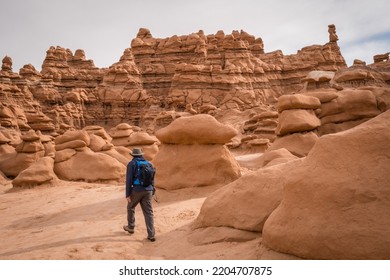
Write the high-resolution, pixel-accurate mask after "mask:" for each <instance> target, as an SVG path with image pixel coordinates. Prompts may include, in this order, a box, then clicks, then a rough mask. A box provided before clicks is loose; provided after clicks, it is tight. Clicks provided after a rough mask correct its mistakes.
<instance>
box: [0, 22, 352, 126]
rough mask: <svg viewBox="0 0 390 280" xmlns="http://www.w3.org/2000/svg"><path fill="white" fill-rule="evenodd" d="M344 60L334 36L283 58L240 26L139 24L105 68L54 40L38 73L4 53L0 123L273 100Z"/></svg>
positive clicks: (105, 118)
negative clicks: (158, 31) (169, 28)
mask: <svg viewBox="0 0 390 280" xmlns="http://www.w3.org/2000/svg"><path fill="white" fill-rule="evenodd" d="M345 66H346V65H345V62H344V59H343V57H342V55H341V53H340V50H339V48H338V46H337V42H335V41H330V42H329V43H327V44H325V45H323V46H322V45H316V46H310V47H305V48H303V49H301V50H300V51H298V53H297V54H295V55H287V56H285V55H283V53H282V52H281V51H275V52H270V53H265V52H264V45H263V41H262V39H261V38H256V37H255V36H253V35H250V34H248V33H247V32H245V31H240V32H239V31H233V32H232V33H231V34H225V33H224V32H223V31H218V32H217V33H216V34H210V35H205V34H204V32H203V31H199V32H197V33H192V34H189V35H183V36H176V35H174V36H172V37H169V38H154V37H153V36H152V34H151V32H150V31H149V30H148V29H145V28H141V29H140V30H139V32H138V34H137V36H136V38H134V39H133V40H132V41H131V48H128V49H125V50H124V53H123V55H122V57H121V58H120V60H119V61H118V62H116V63H114V64H113V65H112V66H110V67H109V68H108V69H107V68H103V69H99V68H97V67H95V65H94V62H93V61H92V60H90V59H87V58H86V55H85V52H84V51H83V50H76V51H75V52H74V53H73V52H72V51H71V50H69V49H66V48H62V47H59V46H57V47H50V48H49V49H48V50H47V54H46V58H45V60H44V61H43V64H42V71H40V72H39V71H37V70H36V69H35V68H34V66H32V65H31V64H26V65H25V66H24V67H23V68H21V69H20V71H19V74H17V73H14V72H13V71H12V59H11V58H9V57H5V58H4V59H3V65H2V70H1V72H0V102H1V104H2V106H6V107H8V109H9V110H6V109H3V110H2V113H0V122H1V124H2V126H6V127H10V128H15V129H20V130H28V129H30V128H33V129H35V130H42V131H45V132H47V133H51V132H54V131H56V132H60V133H63V132H65V131H66V130H67V129H69V128H82V127H84V126H86V125H95V124H96V125H101V126H104V127H106V128H109V127H113V126H115V125H117V124H119V123H122V122H131V123H132V124H134V125H137V126H143V127H147V126H148V125H149V124H150V123H153V122H154V120H156V119H157V118H158V117H159V116H160V114H161V113H162V112H164V111H167V110H175V111H185V109H186V108H188V106H191V107H192V109H193V110H194V111H195V112H200V113H204V112H207V111H209V110H210V108H220V109H238V110H245V109H250V108H254V107H256V106H259V105H261V104H268V103H274V102H275V101H276V98H277V97H278V96H280V95H282V94H288V93H292V92H294V91H296V90H298V89H300V87H301V86H302V85H301V83H300V80H301V79H302V78H303V77H305V76H306V75H307V73H308V72H310V71H312V70H331V71H336V70H339V69H342V68H345ZM12 106H13V107H12ZM10 110H11V111H12V113H11V112H10ZM150 129H151V130H154V129H155V128H154V127H150Z"/></svg>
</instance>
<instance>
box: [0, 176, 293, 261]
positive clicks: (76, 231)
mask: <svg viewBox="0 0 390 280" xmlns="http://www.w3.org/2000/svg"><path fill="white" fill-rule="evenodd" d="M215 190H216V187H204V188H193V189H182V190H175V191H166V190H158V191H157V196H158V200H159V202H158V203H157V202H155V201H154V202H153V203H154V204H153V205H154V213H155V228H156V239H157V240H156V242H153V243H152V242H150V241H149V240H147V239H146V229H145V224H144V219H143V215H142V211H141V209H140V207H139V206H138V207H137V211H136V223H137V226H136V231H135V233H134V234H133V235H130V234H128V233H127V232H125V231H123V229H122V226H123V225H124V224H126V215H127V213H126V203H127V202H126V200H125V198H124V186H123V184H116V185H115V184H90V183H83V182H64V181H60V182H59V183H57V184H56V185H54V186H38V187H35V188H32V189H19V190H15V189H13V188H12V185H10V184H8V185H0V221H1V226H0V259H3V260H4V259H8V260H11V259H40V260H51V259H54V260H59V259H88V260H101V259H205V260H207V259H286V258H287V259H289V258H291V257H289V256H286V255H282V254H278V253H276V252H272V251H269V250H267V249H265V248H263V247H262V245H261V235H260V234H259V233H252V232H243V231H239V230H235V229H229V228H207V229H197V230H193V229H192V228H191V222H192V221H193V220H194V219H195V218H196V216H197V215H198V213H199V210H200V207H201V205H202V203H203V201H204V200H205V198H206V197H207V195H209V194H210V193H211V192H213V191H215Z"/></svg>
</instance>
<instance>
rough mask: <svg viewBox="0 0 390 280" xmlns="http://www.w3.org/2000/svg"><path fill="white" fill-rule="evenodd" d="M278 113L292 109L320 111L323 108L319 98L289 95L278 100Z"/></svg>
mask: <svg viewBox="0 0 390 280" xmlns="http://www.w3.org/2000/svg"><path fill="white" fill-rule="evenodd" d="M277 107H278V111H279V112H282V111H284V110H290V109H313V110H315V109H318V108H320V107H321V102H320V100H319V99H318V98H317V97H313V96H308V95H303V94H287V95H282V96H280V97H279V99H278V105H277Z"/></svg>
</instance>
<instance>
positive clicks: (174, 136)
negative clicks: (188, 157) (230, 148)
mask: <svg viewBox="0 0 390 280" xmlns="http://www.w3.org/2000/svg"><path fill="white" fill-rule="evenodd" d="M236 135H237V131H236V130H235V129H234V128H233V127H231V126H229V125H225V124H222V123H220V122H218V121H217V120H216V119H215V118H214V117H212V116H210V115H207V114H199V115H195V116H189V117H181V118H178V119H176V120H175V121H173V122H172V123H171V124H170V125H168V126H167V127H164V128H162V129H160V130H158V131H157V132H156V137H157V138H158V139H159V140H160V141H161V142H162V143H165V144H185V145H189V144H222V145H223V144H226V143H228V142H229V141H230V140H231V139H232V138H233V137H234V136H236Z"/></svg>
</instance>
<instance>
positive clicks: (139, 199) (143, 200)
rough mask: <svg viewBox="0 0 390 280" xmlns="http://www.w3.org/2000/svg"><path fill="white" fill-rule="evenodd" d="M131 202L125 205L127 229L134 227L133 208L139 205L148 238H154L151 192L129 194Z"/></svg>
mask: <svg viewBox="0 0 390 280" xmlns="http://www.w3.org/2000/svg"><path fill="white" fill-rule="evenodd" d="M130 197H131V202H130V203H128V204H127V223H128V226H129V228H131V229H134V227H135V207H136V206H137V205H138V203H140V204H141V208H142V212H143V214H144V218H145V225H146V230H147V231H148V238H152V237H154V218H153V208H152V198H153V191H143V192H136V191H132V192H131V195H130Z"/></svg>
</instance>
